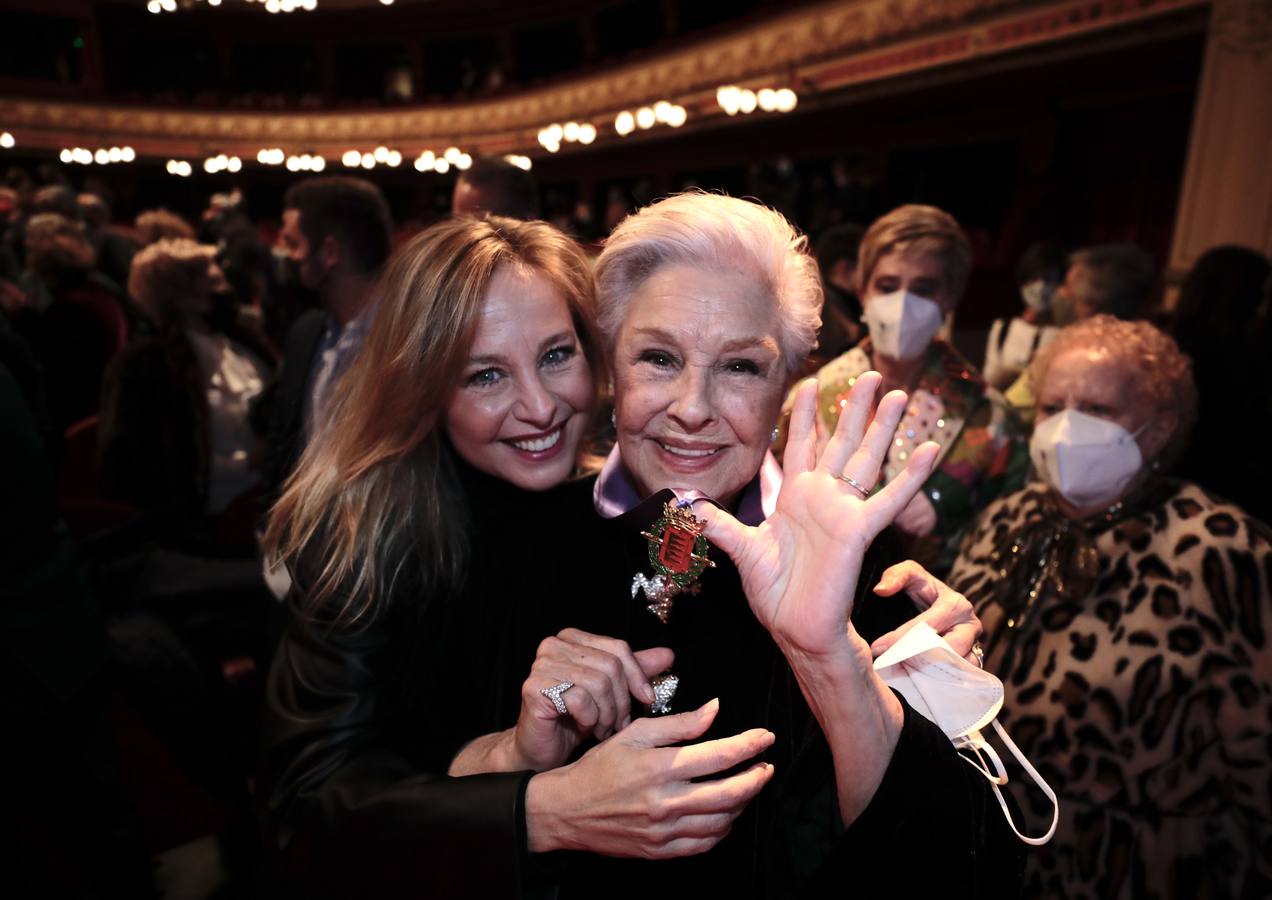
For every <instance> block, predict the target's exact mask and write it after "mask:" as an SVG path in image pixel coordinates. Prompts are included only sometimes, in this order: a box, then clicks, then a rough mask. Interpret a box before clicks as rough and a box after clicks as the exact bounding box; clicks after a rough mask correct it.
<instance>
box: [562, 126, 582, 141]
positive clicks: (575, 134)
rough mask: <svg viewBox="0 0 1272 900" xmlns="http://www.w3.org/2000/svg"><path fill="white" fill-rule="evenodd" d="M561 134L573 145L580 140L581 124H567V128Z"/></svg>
mask: <svg viewBox="0 0 1272 900" xmlns="http://www.w3.org/2000/svg"><path fill="white" fill-rule="evenodd" d="M561 133H562V135H563V136H564V137H565V139H566V140H567V141H569V142H570V143H571V144H572V143H574V142H575V141H577V140H578V139H579V123H578V122H566V123H565V127H564V128H563V129H561Z"/></svg>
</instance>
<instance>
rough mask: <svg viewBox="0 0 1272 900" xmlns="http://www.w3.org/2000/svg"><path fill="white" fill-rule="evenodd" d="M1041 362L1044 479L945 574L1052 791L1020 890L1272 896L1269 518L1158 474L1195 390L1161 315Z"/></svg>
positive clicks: (1069, 340)
mask: <svg viewBox="0 0 1272 900" xmlns="http://www.w3.org/2000/svg"><path fill="white" fill-rule="evenodd" d="M1031 371H1032V374H1033V378H1034V383H1035V384H1036V385H1037V386H1038V410H1037V425H1036V426H1035V428H1034V434H1033V438H1032V441H1031V455H1032V457H1033V461H1034V465H1035V469H1036V471H1037V474H1038V478H1039V480H1038V481H1036V482H1034V483H1032V484H1030V485H1028V486H1027V487H1025V488H1024V489H1023V490H1020V491H1017V492H1015V493H1013V494H1010V495H1008V496H1005V497H1003V498H1001V499H1000V500H998V501H997V502H996V503H994V504H992V505H991V506H989V507H988V508H987V509H986V510H985V511H984V512H983V513H982V514H981V517H980V518H979V520H978V521H977V522H976V525H975V527H974V529H973V530H972V531H971V532H970V533H969V534H968V536H967V539H966V541H965V542H964V544H963V548H962V552H961V554H960V556H959V557H958V560H957V562H956V563H955V565H954V569H953V572H952V573H951V576H950V580H951V583H952V584H953V585H954V586H955V587H956V588H957V589H958V590H961V591H963V592H964V593H965V594H966V595H967V596H968V597H969V598H971V600H972V601H973V603H974V604H975V605H976V608H977V610H978V612H979V614H980V616H981V618H982V619H983V621H984V623H985V627H986V651H987V656H986V666H987V668H989V669H990V670H991V671H993V672H995V673H997V674H998V675H999V676H1000V677H1001V678H1002V679H1003V683H1004V685H1005V687H1006V697H1005V709H1006V710H1007V714H1006V715H1007V716H1009V717H1010V719H1011V722H1012V725H1013V729H1012V730H1013V732H1014V734H1015V736H1016V738H1017V739H1018V740H1019V743H1020V746H1021V748H1022V749H1024V750H1025V752H1026V753H1027V754H1028V755H1029V756H1030V758H1031V759H1032V760H1033V761H1034V762H1035V763H1036V764H1037V766H1038V769H1039V770H1040V771H1041V772H1042V773H1043V775H1044V776H1045V777H1046V779H1047V780H1048V781H1049V783H1050V784H1051V785H1052V786H1053V787H1055V789H1056V791H1057V793H1058V794H1059V795H1060V811H1061V814H1060V821H1059V828H1058V830H1057V832H1056V837H1055V840H1054V841H1053V842H1052V843H1051V844H1050V845H1049V846H1047V847H1045V848H1041V849H1040V850H1038V851H1037V852H1035V853H1031V854H1030V856H1029V859H1028V863H1027V875H1026V884H1027V891H1028V894H1029V895H1030V896H1039V897H1043V896H1045V897H1089V896H1098V897H1108V898H1134V897H1266V896H1269V887H1270V886H1272V857H1269V855H1268V852H1267V848H1268V846H1269V844H1270V842H1272V763H1270V762H1269V754H1268V725H1269V722H1270V721H1272V652H1269V644H1268V623H1269V617H1270V615H1272V608H1270V607H1269V597H1270V596H1272V595H1270V594H1269V578H1272V546H1270V545H1269V534H1268V530H1267V527H1266V526H1265V525H1263V524H1262V523H1261V522H1258V521H1256V520H1254V519H1252V518H1251V517H1249V516H1248V515H1246V514H1245V513H1244V512H1243V511H1242V510H1241V509H1240V508H1238V507H1236V506H1234V505H1233V504H1231V503H1228V502H1226V501H1223V500H1220V499H1218V498H1215V497H1212V496H1210V495H1209V494H1207V493H1206V492H1204V491H1202V490H1201V489H1199V488H1198V487H1197V486H1196V485H1194V484H1189V483H1187V482H1182V481H1177V480H1174V479H1171V478H1166V477H1164V475H1163V473H1164V472H1166V471H1168V470H1169V468H1170V466H1171V463H1172V462H1173V461H1174V460H1175V459H1177V458H1178V456H1179V453H1180V452H1181V451H1182V449H1183V448H1184V446H1185V442H1186V440H1187V437H1188V430H1189V428H1190V426H1191V424H1192V422H1193V421H1194V419H1195V416H1196V402H1197V400H1196V390H1195V388H1194V387H1193V381H1192V373H1191V365H1190V363H1189V361H1188V359H1187V357H1185V356H1184V355H1183V354H1182V353H1181V352H1180V351H1179V348H1178V346H1177V345H1176V344H1175V342H1174V341H1173V340H1172V339H1171V338H1170V337H1168V336H1166V335H1165V334H1163V333H1162V332H1160V331H1158V330H1157V329H1156V328H1154V327H1153V326H1152V325H1149V324H1148V323H1146V322H1125V321H1119V320H1118V319H1115V318H1113V317H1112V316H1108V315H1097V316H1094V317H1092V318H1088V319H1086V320H1084V321H1082V322H1080V323H1079V324H1076V325H1072V326H1070V327H1069V328H1066V329H1064V330H1063V331H1061V332H1060V334H1059V335H1058V336H1057V337H1056V339H1055V340H1054V341H1053V342H1052V343H1050V344H1048V345H1047V346H1046V347H1044V348H1043V350H1042V351H1041V352H1040V354H1039V355H1038V357H1037V358H1036V359H1035V361H1034V363H1033V366H1032V370H1031ZM1026 813H1027V815H1029V816H1030V817H1034V818H1035V821H1036V820H1037V817H1039V816H1041V817H1042V818H1049V817H1050V815H1051V810H1050V809H1049V808H1048V809H1047V810H1045V811H1038V810H1029V809H1026Z"/></svg>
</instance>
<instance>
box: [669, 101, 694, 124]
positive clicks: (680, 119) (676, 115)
mask: <svg viewBox="0 0 1272 900" xmlns="http://www.w3.org/2000/svg"><path fill="white" fill-rule="evenodd" d="M688 118H689V114H688V113H686V112H685V108H684V107H683V106H680V105H678V104H677V105H676V106H673V107H672V108H671V112H669V113H668V114H667V124H668V125H670V126H671V127H672V128H679V127H680V126H681V125H683V124H685V120H686V119H688Z"/></svg>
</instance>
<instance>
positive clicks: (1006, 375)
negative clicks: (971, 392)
mask: <svg viewBox="0 0 1272 900" xmlns="http://www.w3.org/2000/svg"><path fill="white" fill-rule="evenodd" d="M1065 269H1066V262H1065V254H1064V250H1063V249H1061V247H1060V245H1059V244H1054V243H1051V242H1049V241H1041V242H1039V243H1036V244H1032V245H1030V247H1029V248H1028V249H1027V250H1025V252H1024V254H1023V255H1022V256H1021V257H1020V262H1019V264H1018V265H1017V266H1016V284H1017V285H1019V287H1020V299H1021V301H1022V302H1023V303H1024V306H1025V308H1024V310H1023V311H1022V312H1021V313H1020V315H1018V316H1016V317H1014V318H1012V319H995V320H994V324H993V325H991V326H990V328H989V341H988V342H987V343H986V344H985V381H987V382H988V383H989V384H990V386H991V387H995V388H998V389H999V390H1003V389H1004V388H1006V387H1008V386H1010V385H1011V383H1012V382H1013V381H1015V380H1016V379H1017V378H1019V377H1020V373H1021V372H1023V371H1024V370H1025V367H1026V366H1028V365H1029V361H1030V360H1031V359H1033V357H1034V354H1035V353H1037V352H1038V350H1039V349H1040V348H1041V347H1042V346H1043V344H1046V343H1047V342H1048V341H1050V340H1051V339H1052V338H1053V337H1055V336H1056V326H1055V325H1053V324H1052V323H1053V321H1054V319H1053V318H1052V314H1051V313H1052V310H1051V306H1052V300H1053V299H1054V297H1055V295H1056V290H1057V288H1059V287H1060V284H1061V283H1062V282H1063V281H1064V275H1065Z"/></svg>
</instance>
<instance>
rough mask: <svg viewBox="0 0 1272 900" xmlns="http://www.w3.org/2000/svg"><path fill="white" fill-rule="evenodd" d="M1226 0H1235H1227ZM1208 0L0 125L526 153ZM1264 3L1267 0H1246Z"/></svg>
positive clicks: (26, 106) (990, 12)
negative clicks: (481, 79)
mask: <svg viewBox="0 0 1272 900" xmlns="http://www.w3.org/2000/svg"><path fill="white" fill-rule="evenodd" d="M1229 2H1235V0H1229ZM1204 5H1205V0H1133V2H1132V0H1068V2H1057V3H1043V4H1039V3H1038V2H1030V0H943V2H932V0H849V2H838V3H828V4H824V5H821V6H816V7H812V8H807V9H803V10H800V11H797V12H793V13H790V14H787V15H784V16H779V17H777V18H774V19H771V20H769V21H767V22H764V23H761V24H758V25H755V26H754V27H752V28H750V29H748V30H746V31H742V32H738V33H735V34H731V35H725V36H721V37H718V38H713V39H710V40H706V41H702V42H699V43H697V44H695V45H693V46H690V47H685V48H682V49H679V50H677V51H674V52H670V53H666V54H663V55H661V56H658V57H655V58H653V59H649V60H646V61H644V62H641V63H634V64H631V65H627V66H623V67H620V68H616V69H610V70H607V71H605V72H601V73H597V74H594V75H586V76H581V77H579V78H576V79H573V80H570V81H568V82H565V83H562V84H559V85H553V86H549V87H544V88H537V89H533V90H528V91H525V92H523V93H520V94H517V95H515V96H511V97H503V98H497V99H491V100H479V101H473V102H470V103H465V104H462V105H438V106H427V107H415V108H411V109H403V110H376V111H358V112H329V113H324V112H305V113H301V112H294V113H276V112H240V111H202V110H200V111H189V110H166V109H156V108H135V107H123V106H108V105H99V104H90V103H73V102H61V101H45V100H28V99H11V98H0V127H3V128H4V129H6V130H8V131H11V132H12V133H13V134H14V135H15V137H16V138H17V139H18V142H19V144H20V145H22V146H25V147H41V148H47V149H60V148H62V147H68V146H86V147H90V148H91V147H98V146H111V145H125V144H127V145H130V146H132V147H134V148H135V149H136V150H137V152H138V153H139V154H142V155H147V156H158V157H163V156H175V157H197V156H200V155H203V154H206V153H209V152H221V153H233V154H237V155H239V156H241V157H243V158H244V159H249V158H254V156H255V153H256V151H257V150H258V149H260V148H262V147H281V148H283V149H284V150H286V151H287V152H294V153H301V152H309V153H321V154H323V155H324V156H326V157H327V158H328V159H335V158H337V157H339V155H340V154H341V153H343V152H344V151H345V150H347V149H349V148H350V147H359V148H363V149H366V148H369V147H374V146H377V145H380V144H384V145H387V146H391V147H397V148H399V149H401V150H402V151H403V152H404V153H408V154H410V153H414V152H417V151H418V150H421V149H424V148H431V149H434V150H438V149H441V148H442V147H445V146H447V145H449V144H455V145H458V146H460V147H463V148H464V149H466V150H479V151H482V152H487V153H507V152H513V151H524V150H526V149H527V148H532V147H535V146H536V141H535V135H536V134H537V132H538V130H539V129H540V128H542V127H543V126H544V125H545V124H548V123H550V122H562V121H567V120H576V121H593V122H594V123H595V124H596V125H597V126H598V130H599V131H600V133H601V134H602V135H611V134H612V122H613V116H614V115H615V114H616V113H617V112H618V111H619V110H622V109H631V108H635V107H638V106H641V105H645V104H649V103H652V102H654V101H656V100H660V99H670V100H673V101H675V102H679V103H682V104H683V105H685V107H686V108H687V109H688V110H689V113H690V125H691V127H692V125H693V124H694V122H695V120H699V122H700V121H702V120H704V119H709V118H710V117H717V118H723V116H724V114H723V112H722V111H720V110H719V109H718V108H717V106H716V103H715V90H716V88H717V87H718V86H719V85H721V84H741V85H746V84H748V83H755V84H760V83H763V84H768V85H778V84H787V83H789V84H791V86H793V87H795V88H796V90H797V91H798V92H799V93H800V94H801V95H807V93H808V92H809V91H812V92H814V93H824V92H830V91H834V90H836V89H839V88H843V87H847V86H851V85H856V84H861V83H863V82H869V81H876V80H881V79H885V78H891V77H895V76H897V75H902V74H907V73H910V72H914V71H920V70H923V69H929V68H933V67H936V66H943V65H949V64H952V63H957V62H960V61H965V60H970V59H974V58H978V57H984V56H989V55H994V54H1000V53H1004V52H1007V51H1011V50H1014V49H1018V48H1021V47H1025V46H1030V45H1034V44H1038V43H1045V42H1054V41H1059V40H1064V39H1069V38H1073V37H1079V36H1082V35H1085V34H1089V33H1092V32H1095V31H1101V30H1106V29H1109V28H1113V27H1118V26H1124V25H1127V24H1130V23H1133V22H1137V21H1141V20H1145V19H1150V18H1154V17H1158V16H1161V15H1164V14H1168V13H1172V12H1177V11H1179V10H1183V9H1188V8H1192V7H1200V6H1204ZM1246 5H1251V6H1254V5H1259V6H1264V7H1266V6H1267V5H1268V0H1246Z"/></svg>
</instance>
